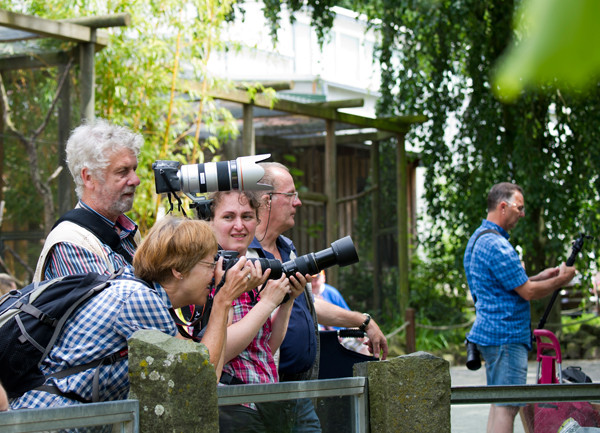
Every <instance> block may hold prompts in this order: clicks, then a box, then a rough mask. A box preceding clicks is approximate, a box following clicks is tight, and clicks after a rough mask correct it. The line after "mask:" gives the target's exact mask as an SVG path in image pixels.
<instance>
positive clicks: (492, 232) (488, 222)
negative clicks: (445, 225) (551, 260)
mask: <svg viewBox="0 0 600 433" xmlns="http://www.w3.org/2000/svg"><path fill="white" fill-rule="evenodd" d="M523 217H525V199H524V197H523V189H522V188H521V187H520V186H519V185H516V184H514V183H510V182H502V183H498V184H496V185H494V186H493V187H492V188H491V190H490V192H489V194H488V197H487V218H486V219H484V220H483V222H482V223H481V225H480V226H479V228H478V229H477V230H475V232H474V233H473V235H472V236H471V238H470V239H469V242H468V243H467V248H466V249H465V255H464V260H463V264H464V268H465V273H466V276H467V282H468V284H469V289H470V290H471V295H472V296H473V300H474V301H475V322H474V324H473V327H472V328H471V331H470V332H469V333H468V334H467V340H468V341H470V342H472V343H475V344H476V345H477V348H478V349H479V352H480V353H481V356H482V357H483V359H484V360H485V369H486V378H487V384H488V385H524V384H526V383H527V352H528V351H529V350H531V340H532V336H531V313H530V305H529V301H531V300H533V299H541V298H543V297H545V296H547V295H549V294H551V293H553V292H554V291H555V290H558V289H559V288H561V287H563V286H564V285H565V284H567V283H568V282H569V281H571V280H572V279H573V277H574V276H575V268H574V267H569V266H567V265H566V264H565V263H563V264H562V265H561V266H560V267H557V268H547V269H544V270H543V271H542V272H540V273H539V274H537V275H535V276H532V277H528V276H527V274H526V273H525V268H523V265H522V264H521V260H520V258H519V254H518V253H517V251H516V250H515V248H514V247H513V246H512V245H511V244H510V242H509V241H508V238H509V234H508V232H509V231H510V230H512V229H513V228H514V227H515V226H516V225H517V223H518V222H519V220H520V219H521V218H523ZM518 410H519V406H518V405H514V404H513V405H511V404H492V405H491V407H490V415H489V417H488V424H487V432H488V433H512V432H513V429H514V420H515V416H516V414H517V412H518Z"/></svg>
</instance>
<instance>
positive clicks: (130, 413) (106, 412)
mask: <svg viewBox="0 0 600 433" xmlns="http://www.w3.org/2000/svg"><path fill="white" fill-rule="evenodd" d="M139 420H140V403H139V401H137V400H119V401H107V402H102V403H89V404H82V405H73V406H64V407H49V408H44V409H22V410H14V411H8V412H0V432H1V433H25V432H40V431H54V430H61V429H68V428H77V427H91V426H95V425H107V424H109V425H110V424H113V425H115V424H116V425H120V430H119V429H115V428H114V427H113V430H112V431H113V432H121V433H139V424H140V423H139Z"/></svg>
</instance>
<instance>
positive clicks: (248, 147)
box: [242, 104, 256, 156]
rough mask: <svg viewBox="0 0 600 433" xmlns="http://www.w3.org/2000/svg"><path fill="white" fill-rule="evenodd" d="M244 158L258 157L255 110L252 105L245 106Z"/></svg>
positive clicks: (243, 129) (243, 128) (243, 130)
mask: <svg viewBox="0 0 600 433" xmlns="http://www.w3.org/2000/svg"><path fill="white" fill-rule="evenodd" d="M243 116H244V124H243V127H242V156H249V155H256V144H255V139H254V110H253V107H252V105H251V104H244V106H243Z"/></svg>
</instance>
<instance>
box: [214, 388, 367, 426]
mask: <svg viewBox="0 0 600 433" xmlns="http://www.w3.org/2000/svg"><path fill="white" fill-rule="evenodd" d="M217 396H218V398H219V406H227V405H232V404H241V403H262V402H273V401H282V400H297V399H300V398H315V397H319V398H326V397H343V396H349V397H351V400H350V401H351V405H352V407H351V413H352V414H353V415H354V417H353V419H352V425H353V426H354V427H355V428H354V430H353V431H355V432H358V433H367V432H368V426H369V418H368V413H369V412H368V410H369V402H368V390H367V378H365V377H345V378H340V379H320V380H307V381H303V382H280V383H269V384H253V385H234V386H219V387H217Z"/></svg>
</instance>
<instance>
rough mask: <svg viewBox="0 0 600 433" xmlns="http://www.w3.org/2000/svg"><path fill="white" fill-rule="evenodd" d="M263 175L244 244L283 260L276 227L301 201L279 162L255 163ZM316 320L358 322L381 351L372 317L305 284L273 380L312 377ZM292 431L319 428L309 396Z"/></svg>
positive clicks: (285, 242)
mask: <svg viewBox="0 0 600 433" xmlns="http://www.w3.org/2000/svg"><path fill="white" fill-rule="evenodd" d="M258 165H260V166H261V167H262V168H263V169H264V170H265V175H264V177H263V178H262V179H261V181H260V182H261V183H263V184H268V185H272V186H273V191H264V192H259V193H258V196H259V200H260V203H261V206H260V208H259V219H260V223H259V225H258V227H257V228H256V237H255V239H254V241H253V242H252V243H251V244H250V247H249V248H251V249H255V250H256V251H257V252H258V255H259V256H261V257H266V258H270V259H273V258H275V259H278V260H280V261H282V262H287V261H289V260H290V259H293V258H295V257H296V248H295V247H294V244H293V242H292V241H291V240H290V239H288V238H287V237H285V236H283V235H282V233H284V232H285V231H287V230H289V229H291V228H292V227H294V224H295V215H296V209H297V208H299V207H300V206H302V202H301V201H300V199H299V198H298V192H297V191H296V189H295V186H294V180H293V179H292V176H291V174H290V172H289V170H288V169H287V167H286V166H284V165H283V164H279V163H276V162H266V163H259V164H258ZM318 323H321V324H323V325H328V326H341V327H349V328H350V327H358V328H360V329H362V330H363V331H366V333H367V336H368V337H369V343H368V344H369V350H370V351H371V353H373V355H374V356H375V357H377V358H379V357H380V356H381V357H382V359H385V358H386V357H387V350H388V348H387V340H386V338H385V336H384V335H383V333H382V332H381V330H380V329H379V326H377V323H376V322H375V320H373V319H371V316H369V315H368V314H363V313H359V312H357V311H348V310H344V309H343V308H340V307H338V306H337V305H333V304H330V303H328V302H327V301H324V300H320V299H313V296H312V292H311V290H310V289H309V288H308V287H306V288H305V296H302V295H300V296H298V297H297V298H296V300H295V301H294V306H293V308H292V313H291V316H290V321H289V325H288V329H287V333H286V336H285V339H284V341H283V343H282V344H281V347H280V357H279V380H280V381H282V382H284V381H296V380H312V379H317V378H318V371H319V364H318V359H319V347H318V344H319V343H318V342H319V329H318ZM293 412H294V417H295V425H294V429H293V431H294V432H320V431H321V426H320V422H319V419H318V418H317V415H316V413H315V409H314V406H313V404H312V401H311V400H310V399H300V400H297V401H296V402H295V408H294V409H293Z"/></svg>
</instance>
